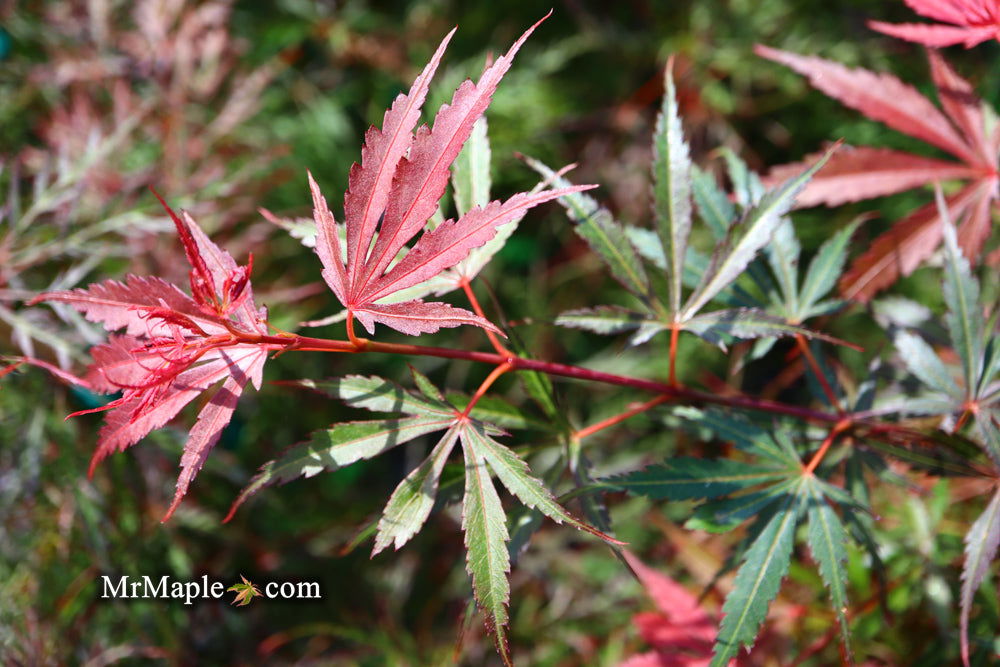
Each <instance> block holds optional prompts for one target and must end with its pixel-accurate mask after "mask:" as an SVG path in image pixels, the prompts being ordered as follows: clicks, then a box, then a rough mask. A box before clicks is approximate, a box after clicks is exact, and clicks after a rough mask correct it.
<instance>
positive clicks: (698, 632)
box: [619, 550, 718, 667]
mask: <svg viewBox="0 0 1000 667" xmlns="http://www.w3.org/2000/svg"><path fill="white" fill-rule="evenodd" d="M622 553H623V554H624V556H625V560H626V561H628V564H629V567H631V568H632V571H633V572H634V573H635V575H636V577H638V578H639V582H640V583H641V584H642V585H643V587H644V588H645V589H646V593H647V594H648V595H649V597H650V598H651V599H652V600H653V604H655V605H656V608H657V609H658V610H659V611H658V612H642V613H639V614H636V615H635V616H633V617H632V623H633V624H635V626H636V628H637V629H638V630H639V634H640V635H642V638H643V639H644V640H645V641H646V643H647V644H649V645H650V646H652V647H653V648H654V649H655V650H654V651H652V652H649V653H641V654H638V655H634V656H632V657H630V658H628V659H626V660H625V661H624V662H622V663H621V664H620V665H619V667H705V666H706V665H708V664H709V663H711V661H712V645H713V644H714V643H715V636H716V633H717V631H718V630H717V624H716V621H715V619H714V618H712V616H710V615H709V614H708V612H706V611H705V610H704V609H702V607H701V605H700V604H699V602H698V598H697V596H695V595H693V594H692V593H690V592H689V591H688V590H687V589H686V588H684V587H683V586H681V585H680V584H679V583H677V582H676V581H674V580H673V579H671V578H670V577H668V576H667V575H665V574H661V573H660V572H657V571H656V570H654V569H653V568H651V567H649V566H647V565H646V564H644V563H643V562H642V561H641V560H639V559H638V558H636V557H635V556H634V555H633V554H632V553H630V552H629V551H627V550H626V551H623V552H622Z"/></svg>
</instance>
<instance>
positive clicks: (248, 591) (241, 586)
mask: <svg viewBox="0 0 1000 667" xmlns="http://www.w3.org/2000/svg"><path fill="white" fill-rule="evenodd" d="M240 579H242V580H243V581H241V582H240V583H238V584H233V585H232V586H230V587H229V588H227V589H226V590H227V591H233V592H234V593H236V597H235V598H233V602H232V603H233V604H234V605H236V606H237V607H245V606H246V605H248V604H250V601H251V600H253V599H254V598H255V597H258V596H259V595H260V589H259V588H257V586H256V585H255V584H254V583H253V582H251V581H249V580H248V579H247V578H246V577H244V576H243V575H242V574H241V575H240Z"/></svg>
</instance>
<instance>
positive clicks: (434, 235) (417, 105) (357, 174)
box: [309, 16, 593, 335]
mask: <svg viewBox="0 0 1000 667" xmlns="http://www.w3.org/2000/svg"><path fill="white" fill-rule="evenodd" d="M545 18H547V16H546V17H545ZM545 18H543V19H542V20H541V21H539V22H538V23H536V24H535V25H533V26H532V27H531V28H529V29H528V30H527V31H526V32H525V33H524V34H523V35H521V37H520V38H519V39H518V40H517V41H516V42H515V43H514V45H513V46H511V47H510V50H509V51H508V52H507V53H506V54H505V55H503V56H501V57H499V58H497V59H496V61H494V62H493V64H492V65H490V66H489V67H487V68H486V69H485V70H484V71H483V74H482V76H481V77H480V78H479V81H478V82H477V83H473V82H472V81H470V80H466V81H465V82H464V83H462V85H460V86H459V87H458V89H457V90H456V91H455V94H454V96H453V98H452V100H451V104H446V105H444V106H442V107H441V108H440V109H439V110H438V112H437V115H436V116H435V118H434V124H433V127H430V128H428V127H427V126H426V125H423V126H421V127H420V128H419V129H417V131H416V134H414V132H413V128H414V126H415V125H416V124H417V122H418V120H419V119H420V109H421V106H422V105H423V102H424V99H425V98H426V96H427V88H428V85H429V84H430V80H431V78H432V77H433V76H434V72H435V70H436V69H437V66H438V64H439V63H440V61H441V57H442V56H443V55H444V50H445V47H446V46H447V45H448V42H449V41H450V40H451V37H452V35H453V34H454V32H455V31H454V30H452V31H451V32H450V33H448V35H447V36H446V37H445V38H444V40H443V41H442V42H441V45H440V46H439V47H438V49H437V51H436V52H435V54H434V56H433V58H431V61H430V63H428V65H427V66H426V67H425V68H424V70H423V72H421V74H420V76H418V77H417V79H416V80H415V81H414V82H413V85H412V87H411V88H410V91H409V92H408V93H406V94H402V93H401V94H400V95H399V96H398V97H396V100H395V101H394V102H393V104H392V106H391V107H390V108H389V110H388V111H386V113H385V116H384V118H383V121H382V129H378V128H376V127H371V128H369V130H368V132H367V133H366V135H365V145H364V147H363V148H362V151H361V163H360V164H355V165H354V166H352V168H351V171H350V174H349V177H348V190H347V192H346V193H345V195H344V220H345V227H346V230H345V231H346V242H347V248H346V259H347V261H346V263H345V262H344V261H343V257H344V256H345V255H343V254H342V248H341V240H340V232H339V230H338V228H339V225H338V224H337V222H336V221H335V220H334V217H333V213H331V211H330V209H329V207H328V206H327V203H326V200H325V199H324V198H323V196H322V194H321V193H320V190H319V186H317V185H316V183H315V181H313V180H312V176H311V175H310V177H309V186H310V188H311V189H312V194H313V203H314V215H315V218H316V225H317V232H318V236H317V243H316V250H317V253H318V254H319V257H320V260H321V261H322V263H323V267H324V268H323V278H324V279H325V280H326V282H327V284H328V285H329V286H330V288H331V289H332V290H333V292H334V294H336V296H337V298H338V299H339V300H340V302H341V303H342V304H344V306H345V307H346V308H347V310H348V312H349V313H350V315H351V316H352V317H357V319H358V320H359V321H360V322H361V323H362V324H363V325H364V326H365V328H366V329H367V330H368V332H369V333H372V332H373V330H374V323H375V322H381V323H382V324H385V325H386V326H389V327H392V328H393V329H397V330H399V331H402V332H404V333H407V334H410V335H416V334H420V333H430V332H433V331H437V330H438V329H440V328H442V327H455V326H459V325H462V324H474V325H476V326H480V327H483V328H486V329H491V330H493V331H497V332H499V330H498V329H497V328H496V327H495V326H493V324H491V323H490V322H488V321H487V320H485V319H483V318H482V317H479V316H477V315H476V314H474V313H471V312H469V311H467V310H464V309H461V308H455V307H453V306H450V305H448V304H445V303H425V302H424V301H422V300H419V299H415V300H410V301H405V302H403V303H389V302H388V301H389V300H390V297H392V296H393V295H394V294H397V293H398V292H400V291H401V290H404V289H406V288H408V287H413V286H414V285H418V284H420V283H422V282H424V281H426V280H428V279H430V278H432V277H434V276H436V275H438V274H439V273H441V272H442V271H445V270H446V269H449V268H451V267H452V266H454V265H456V264H458V263H459V262H461V261H462V260H463V259H465V257H466V256H467V255H468V254H469V251H471V250H472V249H473V248H475V247H478V246H481V245H483V244H484V243H486V242H488V241H489V240H490V239H492V238H493V236H494V235H495V234H496V228H497V227H498V226H500V225H503V224H506V223H508V222H511V221H513V220H515V219H517V218H519V217H520V216H521V215H523V214H524V211H525V210H527V209H529V208H531V207H533V206H536V205H538V204H541V203H543V202H546V201H549V200H551V199H556V198H557V197H559V196H561V195H564V194H567V193H570V192H577V191H580V190H585V189H589V188H590V187H593V186H577V187H571V188H563V189H559V190H545V191H542V192H537V193H520V194H516V195H514V196H513V197H511V198H509V199H508V200H506V201H504V202H502V203H501V202H499V201H494V202H491V203H489V204H488V205H486V206H485V207H481V208H480V207H477V208H474V209H472V210H470V211H469V212H467V213H466V214H465V215H464V216H462V217H461V218H460V219H459V220H457V221H454V220H446V221H445V222H443V223H441V224H440V225H438V226H437V227H435V228H434V229H432V230H429V231H427V232H425V233H424V234H423V235H422V236H421V237H420V238H419V239H418V240H417V241H416V243H415V244H414V245H413V247H412V248H409V249H408V250H407V249H406V244H407V242H409V241H410V240H411V239H412V238H413V237H414V236H416V235H417V233H419V232H420V231H421V230H423V229H424V226H425V224H426V222H427V220H428V219H429V218H430V216H431V215H433V214H434V212H435V211H436V210H437V207H438V200H439V199H440V198H441V196H442V195H443V194H444V190H445V186H446V185H447V182H448V176H449V168H450V166H451V164H452V162H453V161H454V160H455V158H456V157H458V154H459V152H460V151H461V150H462V146H463V144H464V143H465V141H466V140H467V139H468V138H469V134H470V133H471V132H472V126H473V125H474V124H475V122H476V120H477V119H478V118H479V117H480V116H481V115H482V114H483V112H485V111H486V108H487V107H488V106H489V104H490V101H491V99H492V96H493V93H494V91H495V90H496V88H497V84H498V83H500V79H501V78H503V76H504V74H505V73H506V72H507V70H508V69H509V68H510V65H511V62H512V60H513V58H514V55H515V54H516V53H517V51H518V50H519V49H520V48H521V45H522V44H524V41H525V40H526V39H527V38H528V36H529V35H530V34H531V33H532V31H534V29H535V28H536V27H537V26H538V25H539V23H541V22H542V21H544V20H545Z"/></svg>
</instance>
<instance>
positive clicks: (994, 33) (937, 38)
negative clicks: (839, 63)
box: [868, 0, 1000, 49]
mask: <svg viewBox="0 0 1000 667" xmlns="http://www.w3.org/2000/svg"><path fill="white" fill-rule="evenodd" d="M904 2H906V4H907V5H908V6H909V7H910V9H912V10H913V11H915V12H916V13H918V14H920V15H921V16H925V17H927V18H929V19H934V20H936V21H941V22H942V23H950V24H952V25H942V24H941V23H937V24H927V23H901V24H895V23H883V22H882V21H869V22H868V27H870V28H871V29H872V30H877V31H879V32H882V33H885V34H886V35H891V36H893V37H898V38H900V39H905V40H908V41H910V42H918V43H920V44H924V45H926V46H952V45H954V44H964V45H965V48H967V49H968V48H971V47H973V46H975V45H976V44H980V43H982V42H985V41H986V40H988V39H998V40H1000V2H997V0H904Z"/></svg>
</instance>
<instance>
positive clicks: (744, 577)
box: [711, 489, 801, 667]
mask: <svg viewBox="0 0 1000 667" xmlns="http://www.w3.org/2000/svg"><path fill="white" fill-rule="evenodd" d="M799 491H800V489H796V493H795V494H794V495H793V494H789V495H786V496H784V497H783V498H782V500H781V501H780V502H778V503H775V504H774V505H772V507H771V508H770V513H769V516H768V518H767V523H766V524H765V526H764V528H763V529H762V530H761V531H760V533H759V534H758V535H757V537H756V539H755V540H754V542H753V544H752V545H751V546H750V548H749V549H747V551H746V554H745V555H744V558H743V564H742V565H741V566H740V569H739V570H738V571H737V572H736V579H735V581H734V582H733V589H732V590H731V591H730V592H729V595H727V596H726V602H725V604H724V605H723V606H722V613H723V614H724V616H723V618H722V624H721V626H720V628H719V636H718V638H717V639H716V643H715V652H714V655H713V656H712V662H711V665H712V666H713V667H725V666H726V665H728V664H729V660H730V659H731V658H733V657H735V656H736V654H737V653H738V652H739V649H740V646H747V647H750V646H753V642H754V639H755V638H756V636H757V630H758V629H759V628H760V625H761V623H762V622H763V621H764V617H765V616H766V615H767V608H768V606H769V605H770V603H771V600H773V599H774V597H775V596H776V595H777V594H778V590H779V589H780V588H781V580H782V579H784V577H785V574H786V573H787V572H788V566H789V564H790V563H791V557H792V545H793V544H794V541H795V524H796V522H797V521H798V513H799V508H800V504H801V501H800V498H799V496H798V492H799Z"/></svg>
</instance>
